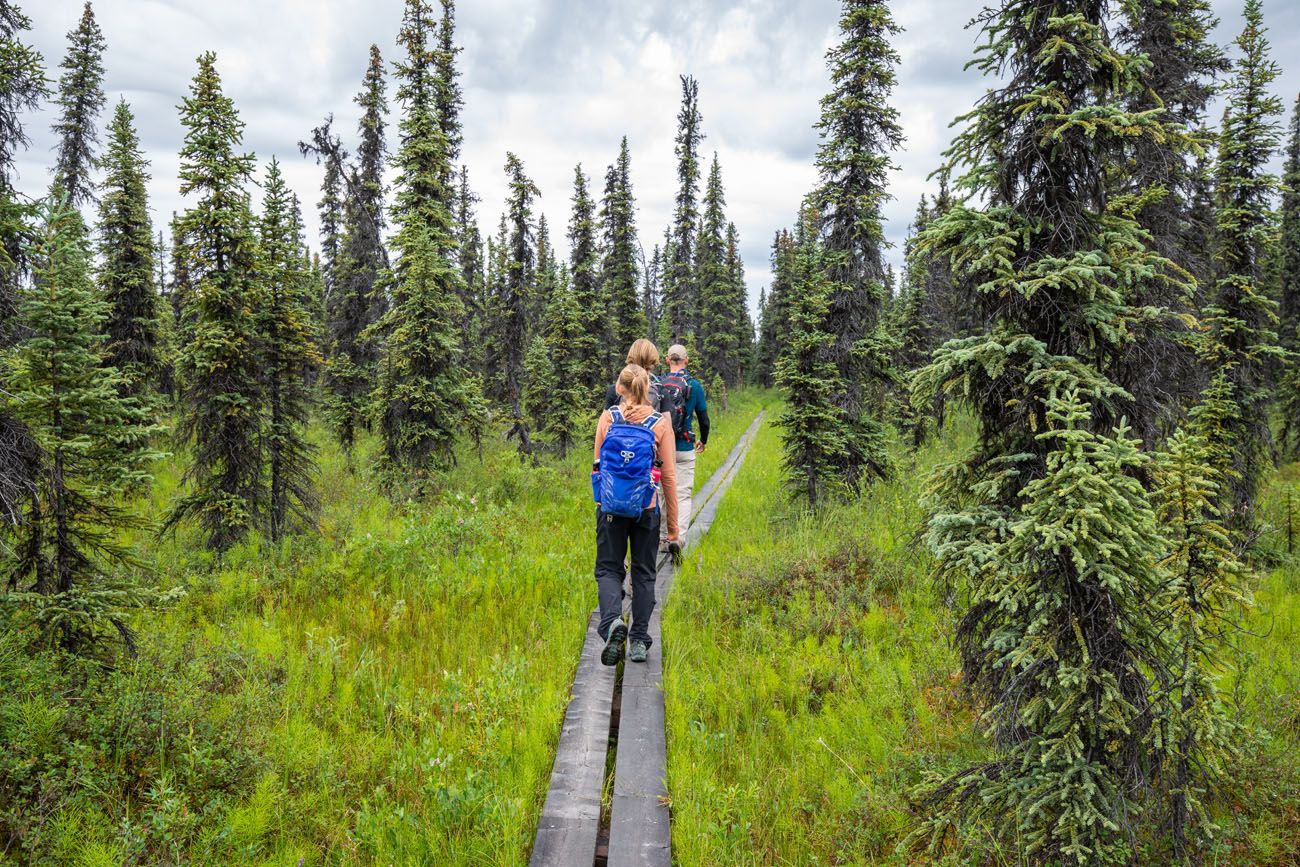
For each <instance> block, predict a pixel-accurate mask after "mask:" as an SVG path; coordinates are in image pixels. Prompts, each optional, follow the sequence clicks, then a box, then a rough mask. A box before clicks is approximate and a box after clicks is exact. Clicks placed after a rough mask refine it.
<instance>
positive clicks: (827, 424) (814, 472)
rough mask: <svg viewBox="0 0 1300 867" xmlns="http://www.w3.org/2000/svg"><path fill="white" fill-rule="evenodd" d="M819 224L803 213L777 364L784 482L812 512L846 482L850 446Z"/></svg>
mask: <svg viewBox="0 0 1300 867" xmlns="http://www.w3.org/2000/svg"><path fill="white" fill-rule="evenodd" d="M818 220H819V216H818V213H817V210H816V208H815V207H813V206H812V205H809V206H808V207H806V208H805V210H804V212H803V214H802V215H801V219H800V225H799V233H798V241H797V244H796V245H795V248H794V251H793V252H792V258H793V260H794V261H793V263H792V264H793V267H792V268H791V274H790V280H791V282H790V285H789V287H788V289H787V291H786V300H785V312H786V320H785V321H786V323H787V328H788V331H787V333H786V334H787V336H786V337H785V342H784V345H783V347H782V349H783V351H782V352H781V354H780V356H779V358H778V359H777V362H776V383H777V385H778V386H780V388H781V390H782V391H783V392H784V393H785V412H784V413H782V415H781V419H780V425H781V429H782V433H781V441H782V445H783V448H784V458H783V466H784V467H785V477H786V484H787V485H788V486H789V487H790V489H791V490H792V491H793V492H794V493H795V495H796V496H799V497H801V498H802V499H804V500H806V501H807V502H808V505H809V506H810V507H812V508H814V509H815V508H817V507H818V506H819V505H821V503H822V502H823V501H824V500H825V499H826V497H827V495H828V494H830V493H833V492H835V491H836V490H837V488H838V487H839V486H840V485H841V484H842V480H843V477H842V476H841V475H840V474H839V473H838V472H837V465H838V460H839V454H840V452H841V451H842V450H843V449H844V448H845V445H846V443H845V441H844V428H843V426H842V425H840V424H839V423H838V419H839V409H838V407H837V406H836V405H835V395H836V394H837V393H838V392H839V391H840V390H842V389H843V387H844V384H843V382H841V380H840V378H839V377H840V373H839V368H838V367H837V366H836V365H835V362H834V361H832V360H831V350H832V347H833V346H834V343H835V335H834V334H833V333H831V332H830V331H829V330H827V327H826V317H827V314H828V312H829V311H830V305H831V290H832V286H831V283H830V281H829V279H828V278H827V268H826V265H827V262H826V253H825V251H824V250H823V249H822V246H821V243H820V241H819V239H818V231H817V222H818Z"/></svg>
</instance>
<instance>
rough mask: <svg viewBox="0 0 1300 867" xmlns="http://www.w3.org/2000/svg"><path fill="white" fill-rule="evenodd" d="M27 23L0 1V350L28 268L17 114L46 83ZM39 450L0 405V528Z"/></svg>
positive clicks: (26, 493)
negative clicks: (17, 167)
mask: <svg viewBox="0 0 1300 867" xmlns="http://www.w3.org/2000/svg"><path fill="white" fill-rule="evenodd" d="M30 29H31V21H30V20H29V19H28V18H27V16H25V15H24V14H23V13H22V11H21V10H20V9H19V8H18V6H17V5H15V4H14V3H12V2H10V0H0V354H2V353H4V352H6V351H7V350H9V349H10V348H11V347H12V345H13V344H14V342H15V341H16V340H17V338H18V336H19V334H20V328H19V321H18V320H19V317H18V290H19V287H20V286H21V285H22V280H23V274H24V272H25V271H26V267H27V248H28V242H29V239H30V236H31V230H30V224H31V222H32V209H31V206H30V205H29V204H28V203H27V202H26V201H25V200H24V199H23V198H21V197H20V196H19V194H18V192H17V191H16V190H15V189H14V185H13V171H14V160H15V158H16V156H17V154H18V151H20V150H23V149H25V148H26V147H27V146H28V144H29V143H30V142H29V140H28V137H27V132H26V130H25V129H24V128H23V124H22V114H23V112H25V111H32V110H34V109H36V108H37V107H38V106H39V105H40V102H41V100H42V99H43V98H44V97H45V96H46V95H47V93H48V85H49V82H48V81H47V80H46V78H45V70H44V66H43V60H42V58H41V54H40V52H39V51H37V50H36V49H35V48H34V47H32V46H31V45H28V44H27V43H25V42H24V41H23V39H24V35H25V33H26V31H28V30H30ZM39 464H40V448H39V446H38V445H37V443H36V441H35V440H34V439H33V438H32V436H31V434H30V432H29V431H28V430H27V428H26V427H25V426H24V425H23V424H22V422H21V421H19V420H18V418H17V417H16V416H14V415H13V414H12V413H11V412H10V411H9V409H8V408H7V407H5V406H4V405H3V404H0V532H3V528H4V527H5V526H6V525H12V524H15V523H17V522H18V520H19V516H20V510H21V508H22V504H23V502H24V501H25V500H27V499H28V498H30V497H31V496H33V495H34V494H35V492H36V473H37V470H38V468H39Z"/></svg>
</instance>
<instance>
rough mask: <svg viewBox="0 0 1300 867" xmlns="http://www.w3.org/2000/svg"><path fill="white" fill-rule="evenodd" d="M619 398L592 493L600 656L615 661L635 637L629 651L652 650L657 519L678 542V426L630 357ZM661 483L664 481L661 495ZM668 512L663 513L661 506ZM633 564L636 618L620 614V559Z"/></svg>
mask: <svg viewBox="0 0 1300 867" xmlns="http://www.w3.org/2000/svg"><path fill="white" fill-rule="evenodd" d="M614 387H615V389H616V390H617V392H618V395H619V399H620V400H619V404H618V405H617V406H614V407H611V408H609V409H607V410H605V412H604V413H602V414H601V416H600V422H599V424H597V426H596V448H595V461H596V462H595V464H594V465H593V466H592V472H591V484H592V493H593V494H594V495H595V498H596V507H597V508H596V586H597V589H598V590H599V593H600V624H599V626H597V632H598V633H599V634H600V637H601V639H602V640H603V641H604V642H605V647H604V649H603V650H602V651H601V654H600V661H601V662H603V663H604V664H605V665H617V664H618V661H619V659H621V658H622V656H623V645H624V643H625V642H627V641H628V640H629V638H630V646H629V648H628V655H627V658H628V659H629V660H630V661H632V662H645V661H646V655H647V654H648V653H649V650H650V630H649V627H650V615H651V614H652V613H654V608H655V560H656V558H657V556H658V552H659V523H660V521H665V522H666V523H667V526H668V532H667V536H668V539H669V540H672V541H676V539H677V537H678V525H677V466H676V463H677V462H676V444H675V442H674V436H673V425H672V421H671V419H669V418H668V416H667V415H664V414H663V413H661V412H659V411H658V410H657V409H656V408H655V407H653V406H651V405H650V374H649V372H648V371H646V369H645V368H643V367H640V366H639V365H635V364H629V365H628V366H627V367H625V368H623V371H622V372H621V373H620V374H619V375H618V381H617V382H616V383H615V386H614ZM658 485H662V486H663V497H662V499H661V498H660V496H659V492H658ZM661 505H662V507H663V514H661V513H660V506H661ZM624 558H628V559H630V561H631V564H632V624H631V628H630V629H629V627H628V624H627V623H625V622H624V621H623V576H624V571H623V568H624V567H623V563H624Z"/></svg>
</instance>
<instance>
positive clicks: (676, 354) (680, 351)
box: [668, 343, 690, 361]
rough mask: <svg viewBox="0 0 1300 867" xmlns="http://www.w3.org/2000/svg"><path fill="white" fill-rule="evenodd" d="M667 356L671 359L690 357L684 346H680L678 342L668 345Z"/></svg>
mask: <svg viewBox="0 0 1300 867" xmlns="http://www.w3.org/2000/svg"><path fill="white" fill-rule="evenodd" d="M668 358H669V359H670V360H671V361H685V360H686V359H688V358H690V356H689V355H687V354H686V347H685V346H682V345H681V344H680V343H674V344H673V345H672V346H670V347H668Z"/></svg>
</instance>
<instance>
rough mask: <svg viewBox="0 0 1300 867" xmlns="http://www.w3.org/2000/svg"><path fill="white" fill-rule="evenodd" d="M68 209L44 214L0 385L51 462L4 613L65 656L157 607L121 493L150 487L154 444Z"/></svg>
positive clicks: (28, 515)
mask: <svg viewBox="0 0 1300 867" xmlns="http://www.w3.org/2000/svg"><path fill="white" fill-rule="evenodd" d="M65 201H66V198H65V197H62V196H61V197H60V198H59V199H58V200H56V201H55V202H53V203H51V204H48V205H46V206H45V208H44V213H43V214H42V225H41V226H40V228H39V231H38V235H37V238H36V239H35V240H36V243H35V247H34V249H33V265H34V277H35V279H34V281H33V283H32V284H31V285H30V286H27V287H25V288H24V290H23V292H22V298H21V316H22V319H23V322H24V324H25V325H26V327H27V328H28V329H29V335H28V337H27V339H26V340H24V341H23V342H22V344H21V345H20V346H19V347H18V348H17V349H16V350H15V351H14V353H13V355H12V358H11V359H10V365H9V369H8V370H7V371H5V372H6V373H7V376H6V377H5V382H4V390H3V394H4V400H5V403H6V404H7V406H6V407H5V409H6V410H7V411H8V412H11V413H12V414H13V416H14V417H15V418H17V419H18V420H19V421H20V422H21V423H22V424H23V425H24V427H25V429H26V430H28V431H30V434H31V436H32V437H33V438H34V440H35V442H36V444H37V446H38V447H39V450H40V452H41V453H42V455H43V456H44V459H45V460H44V464H45V466H44V467H43V470H42V472H40V473H39V474H38V475H37V476H36V487H37V491H36V494H35V495H34V496H32V497H30V498H29V499H28V503H29V505H28V508H27V509H26V512H25V514H24V515H23V520H22V523H21V525H20V527H19V529H18V539H17V545H16V546H15V557H14V558H13V561H12V563H11V568H12V571H10V573H9V574H8V575H7V576H5V577H6V583H7V584H8V586H9V587H10V588H11V589H16V590H17V591H18V592H11V593H10V594H9V596H8V599H7V601H8V602H9V603H10V604H15V603H16V604H18V605H20V606H23V608H24V610H25V613H26V614H27V616H29V617H30V618H31V619H32V620H33V621H34V622H35V623H36V624H38V625H39V626H40V627H42V628H43V630H45V632H46V633H47V634H48V635H49V636H50V637H51V639H52V640H54V641H56V642H57V643H58V644H59V645H61V646H62V647H63V648H65V649H68V650H73V651H86V650H88V649H91V645H93V644H95V643H97V642H99V641H101V640H103V639H104V638H106V637H107V635H110V634H112V633H114V632H116V633H117V634H118V635H119V636H120V637H121V639H122V640H123V642H124V643H125V644H126V645H127V646H128V647H129V646H131V644H132V633H131V630H130V628H129V626H128V624H127V622H126V618H127V616H128V614H129V612H130V611H131V610H132V609H136V608H140V607H144V606H146V605H148V604H149V603H150V602H151V601H156V596H154V594H151V593H150V592H148V591H147V590H146V589H145V588H143V587H141V586H140V585H139V584H138V583H136V580H135V579H134V578H133V576H132V572H134V571H136V570H137V569H139V568H140V567H141V566H142V565H143V564H141V563H140V562H139V561H138V560H137V559H136V557H135V556H134V555H133V553H132V552H131V551H130V550H129V549H128V548H127V547H125V546H124V545H123V544H122V543H121V541H120V532H121V531H122V530H124V529H129V528H139V527H142V526H144V524H143V522H142V521H141V520H140V519H139V518H138V517H137V516H135V515H133V514H132V513H130V512H129V511H127V510H126V509H125V508H124V507H123V506H122V505H121V503H120V498H119V496H118V492H119V491H121V490H123V489H130V488H134V487H139V486H141V485H143V484H146V483H147V482H148V479H149V473H148V469H147V467H148V464H149V462H150V461H151V460H152V459H154V458H156V457H157V455H156V454H154V453H152V452H150V451H149V449H148V447H147V445H146V443H147V440H148V437H149V436H151V435H152V434H154V433H155V432H157V430H158V429H157V428H156V427H152V426H150V425H149V424H148V423H147V421H146V414H145V412H144V411H143V410H142V409H141V408H140V406H139V404H138V403H137V402H136V401H135V399H134V398H130V397H123V396H122V392H124V391H125V390H126V383H125V382H123V381H122V379H121V377H120V375H119V374H118V372H117V371H116V370H115V369H113V368H112V367H105V366H104V364H103V362H104V357H103V353H102V349H103V340H104V339H103V335H102V331H101V327H102V320H103V318H104V316H105V314H106V312H107V310H106V305H105V303H104V302H103V301H102V300H101V299H100V298H99V296H98V293H97V292H96V291H95V288H94V285H93V283H92V282H91V278H90V268H89V263H88V261H87V256H86V252H85V243H84V224H83V222H82V219H81V216H80V215H79V214H77V213H76V212H75V211H74V210H73V209H72V207H71V206H70V205H66V204H64V202H65Z"/></svg>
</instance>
